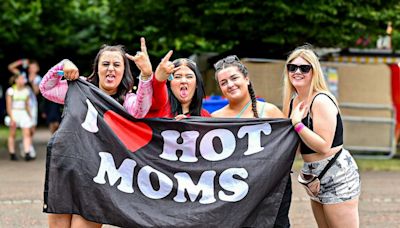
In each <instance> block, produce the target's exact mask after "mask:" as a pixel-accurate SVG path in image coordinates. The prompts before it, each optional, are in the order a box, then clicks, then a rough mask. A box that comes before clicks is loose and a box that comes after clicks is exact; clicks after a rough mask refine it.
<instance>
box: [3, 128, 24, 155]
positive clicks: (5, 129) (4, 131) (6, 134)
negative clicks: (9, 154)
mask: <svg viewBox="0 0 400 228" xmlns="http://www.w3.org/2000/svg"><path fill="white" fill-rule="evenodd" d="M21 137H22V136H21V130H19V129H18V131H17V137H16V138H17V139H19V138H21ZM7 139H8V127H5V126H1V127H0V150H7Z"/></svg>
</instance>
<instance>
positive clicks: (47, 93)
mask: <svg viewBox="0 0 400 228" xmlns="http://www.w3.org/2000/svg"><path fill="white" fill-rule="evenodd" d="M58 71H63V72H64V77H65V78H67V79H69V80H74V79H77V78H78V77H79V71H78V68H77V67H76V66H75V64H73V63H72V62H71V61H69V60H68V59H64V60H62V61H61V62H60V63H58V64H57V65H55V66H53V67H52V68H51V69H50V70H49V71H48V72H47V73H46V74H45V75H44V77H43V79H42V81H41V82H40V84H39V89H40V92H41V93H42V95H43V97H45V98H46V99H48V100H50V101H53V102H55V103H59V104H64V100H65V95H66V94H67V90H68V83H67V81H66V80H61V76H60V75H58V74H57V72H58Z"/></svg>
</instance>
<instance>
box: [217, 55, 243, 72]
mask: <svg viewBox="0 0 400 228" xmlns="http://www.w3.org/2000/svg"><path fill="white" fill-rule="evenodd" d="M235 62H237V63H240V59H239V58H238V57H237V56H236V55H230V56H227V57H226V58H223V59H221V60H219V61H218V62H216V63H215V64H214V68H215V70H221V69H222V68H223V67H224V64H225V63H226V64H231V63H235Z"/></svg>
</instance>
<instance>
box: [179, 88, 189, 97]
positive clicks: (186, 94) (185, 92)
mask: <svg viewBox="0 0 400 228" xmlns="http://www.w3.org/2000/svg"><path fill="white" fill-rule="evenodd" d="M188 94H189V91H188V90H187V89H186V88H182V89H181V97H187V96H188Z"/></svg>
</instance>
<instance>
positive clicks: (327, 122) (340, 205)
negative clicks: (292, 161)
mask: <svg viewBox="0 0 400 228" xmlns="http://www.w3.org/2000/svg"><path fill="white" fill-rule="evenodd" d="M283 77H284V101H283V108H284V109H283V110H284V114H285V115H286V116H289V117H290V118H291V121H292V124H293V127H294V129H295V131H296V132H297V133H298V134H299V136H300V138H301V142H300V146H299V151H300V153H301V156H302V158H303V160H304V165H303V167H302V169H301V171H300V175H299V177H298V180H299V182H300V183H302V184H303V185H305V187H306V190H308V192H307V193H309V195H310V199H311V207H312V210H313V213H314V217H315V220H316V221H317V224H318V227H359V215H358V196H359V195H360V176H359V172H358V167H357V164H356V163H355V161H354V159H353V157H352V156H351V154H350V153H349V152H348V151H347V150H345V149H344V148H343V123H342V119H341V115H340V111H339V106H338V102H337V101H336V99H335V97H334V96H333V95H332V94H331V93H330V92H329V90H328V88H327V86H326V83H325V79H324V75H323V72H322V68H321V65H320V62H319V60H318V57H317V55H316V54H315V53H314V51H313V50H312V49H311V47H310V45H305V46H301V47H299V48H296V49H295V50H294V51H293V52H292V53H291V54H290V55H289V57H288V58H287V61H286V67H285V69H284V73H283ZM330 161H331V162H330ZM317 177H318V178H317ZM310 189H311V190H310Z"/></svg>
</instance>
